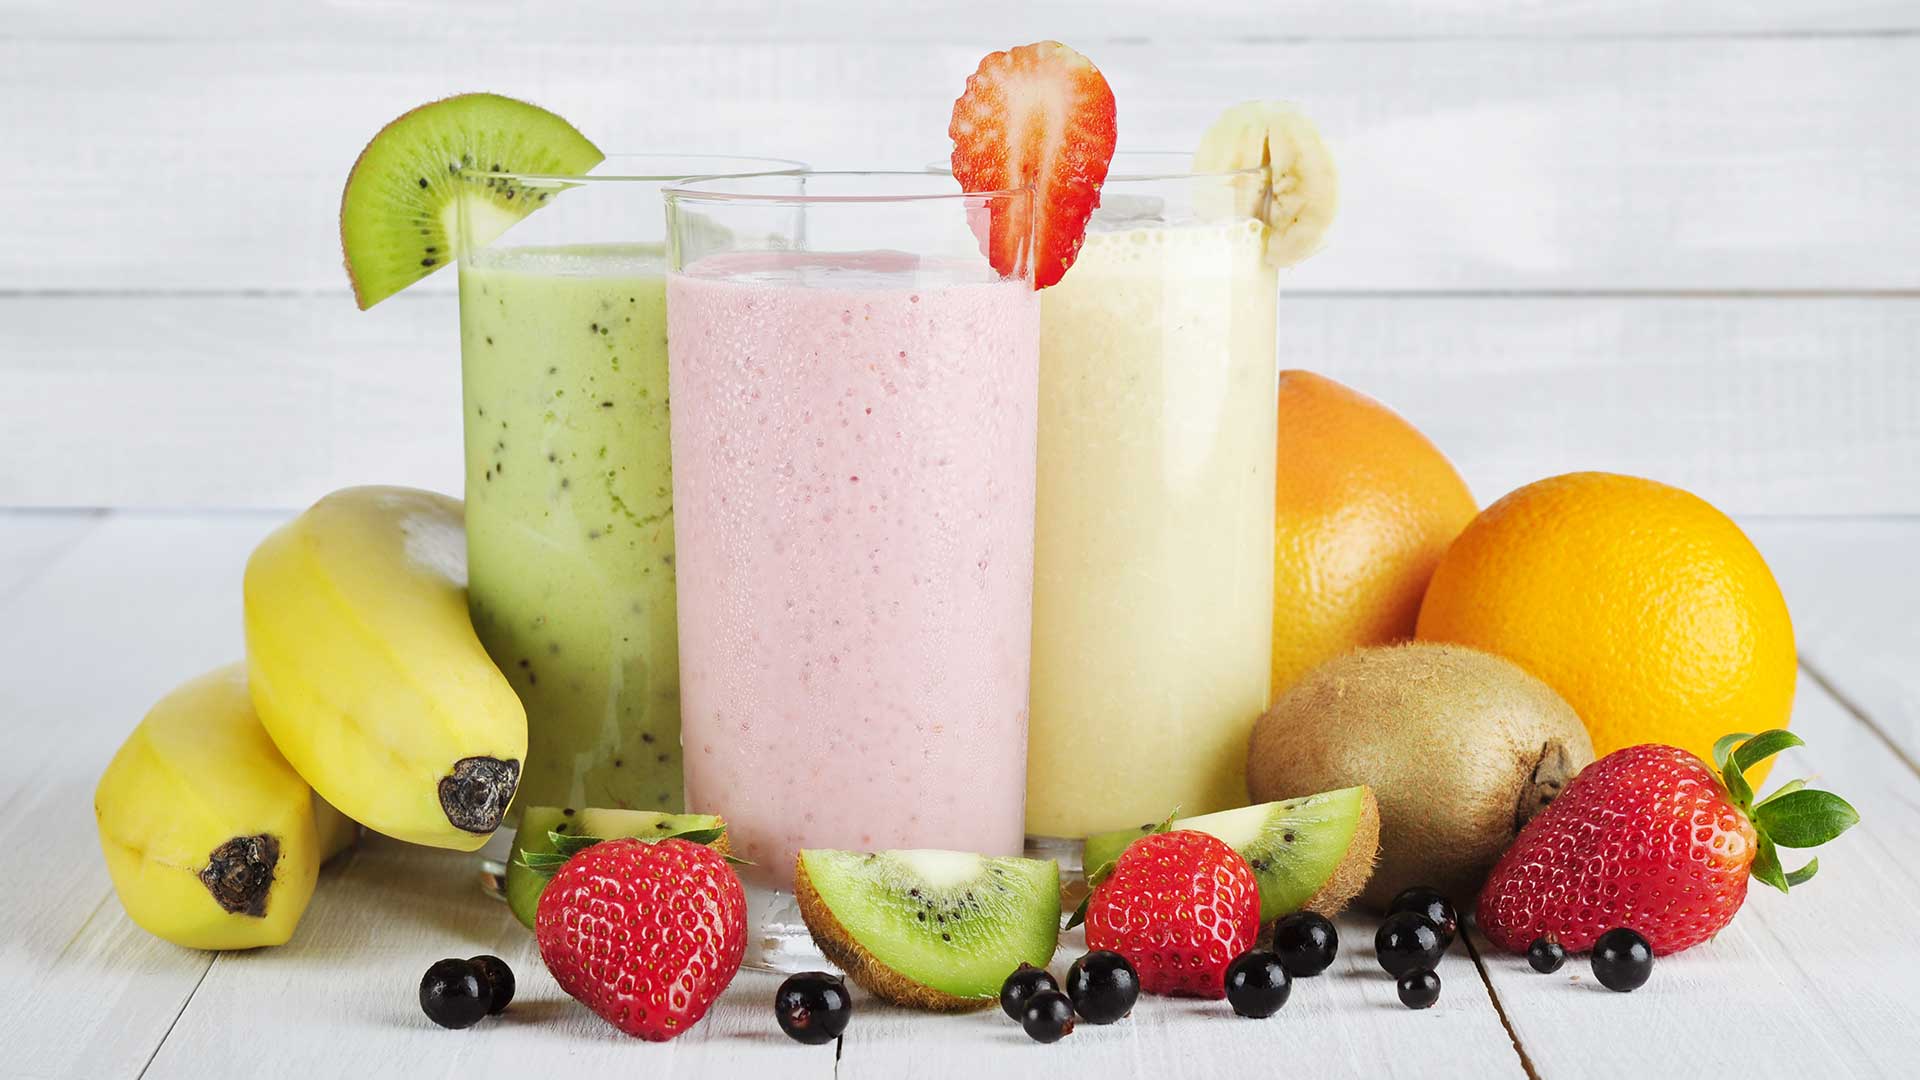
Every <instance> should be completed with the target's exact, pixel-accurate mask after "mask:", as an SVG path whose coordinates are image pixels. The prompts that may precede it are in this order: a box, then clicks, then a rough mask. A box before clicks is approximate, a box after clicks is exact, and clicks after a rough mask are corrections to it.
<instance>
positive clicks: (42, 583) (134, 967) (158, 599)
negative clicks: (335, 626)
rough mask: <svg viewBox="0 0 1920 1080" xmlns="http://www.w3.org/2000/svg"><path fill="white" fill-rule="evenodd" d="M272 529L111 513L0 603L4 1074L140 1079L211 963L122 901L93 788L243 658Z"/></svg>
mask: <svg viewBox="0 0 1920 1080" xmlns="http://www.w3.org/2000/svg"><path fill="white" fill-rule="evenodd" d="M8 520H9V521H12V520H13V518H12V516H11V515H10V516H9V518H8ZM271 523H272V519H270V518H267V517H263V516H261V515H239V516H233V517H228V518H223V519H220V520H218V521H209V520H206V519H196V518H185V517H159V518H144V519H141V518H124V517H115V518H112V519H110V520H108V521H106V522H105V523H104V524H101V525H100V526H99V527H98V528H96V529H93V530H91V531H90V532H89V533H87V534H86V535H85V536H84V537H82V538H80V539H79V540H78V542H77V543H76V544H75V546H74V548H73V550H72V551H71V552H70V553H68V554H67V556H66V557H65V558H62V559H60V560H58V561H56V562H54V563H52V564H51V565H49V566H48V567H47V568H46V570H45V572H44V573H42V574H41V575H40V576H39V577H38V578H37V579H36V580H34V581H33V582H31V583H30V584H28V585H27V586H26V587H25V588H23V589H21V590H19V591H18V592H16V593H15V594H14V595H13V596H12V597H11V598H9V599H7V600H5V601H4V604H3V605H0V656H4V657H6V662H5V663H3V664H0V716H4V717H6V718H7V731H8V739H7V752H6V753H5V754H4V755H0V807H4V809H5V813H4V814H0V844H3V845H5V849H6V850H7V851H9V852H10V853H11V854H10V856H9V857H10V860H11V862H12V864H13V865H12V868H11V871H10V874H11V877H12V879H13V880H14V882H15V883H16V887H14V888H9V889H5V890H0V925H4V926H6V927H7V933H6V935H5V938H4V944H0V996H3V997H4V999H5V1000H6V1001H7V1002H9V1004H8V1006H7V1008H6V1009H5V1010H0V1045H4V1046H6V1047H7V1048H8V1050H7V1070H8V1071H9V1072H14V1071H17V1072H18V1074H19V1075H24V1076H130V1075H133V1074H135V1073H137V1072H138V1071H139V1070H140V1068H141V1067H142V1066H143V1065H144V1064H145V1063H146V1061H147V1060H148V1058H149V1057H150V1056H151V1055H152V1054H153V1052H154V1050H155V1049H156V1048H158V1047H159V1045H160V1042H161V1039H162V1037H163V1036H164V1035H165V1033H166V1031H167V1029H168V1027H169V1026H170V1025H171V1024H172V1023H173V1020H174V1017H175V1016H176V1015H177V1014H178V1012H179V1010H180V1007H181V1006H182V1004H184V1003H185V1001H186V1000H187V998H188V996H189V995H190V994H191V993H192V992H193V988H194V986H195V985H196V984H197V983H198V982H199V980H200V978H201V977H202V975H204V974H205V973H206V970H207V966H208V964H209V962H210V959H211V958H210V954H207V953H201V952H194V951H189V950H186V949H179V948H175V947H174V946H172V945H168V944H166V943H165V942H162V941H159V940H158V939H156V938H153V937H150V936H148V935H147V934H146V933H145V932H144V931H141V930H139V929H138V928H136V927H135V926H133V924H132V923H131V922H130V921H128V919H127V917H126V914H125V913H124V911H122V909H121V907H120V904H119V901H117V900H116V899H115V898H114V896H113V890H112V886H111V884H110V883H109V882H108V880H107V874H106V867H105V865H104V864H103V863H102V862H101V859H100V844H99V840H98V838H97V836H96V834H95V831H94V826H93V814H92V812H91V809H90V808H91V804H92V796H93V785H94V782H95V780H96V778H97V777H98V776H99V772H100V770H101V769H102V768H103V767H104V766H105V765H106V762H107V759H108V758H109V757H110V756H112V753H113V750H114V748H115V747H116V746H118V745H119V743H120V740H121V739H122V738H124V737H125V735H126V733H127V732H128V731H130V730H132V728H133V726H134V724H135V723H137V722H138V721H139V719H140V717H141V715H142V714H143V713H144V712H145V711H146V709H147V707H148V706H149V705H150V704H152V702H153V701H155V700H156V699H158V698H159V697H160V695H161V694H163V693H165V692H166V691H167V690H168V689H170V688H171V687H172V686H174V685H175V684H177V683H178V682H180V681H182V680H184V679H186V678H188V677H190V676H192V675H196V674H198V673H200V672H201V671H204V670H206V669H208V668H211V667H214V666H216V665H217V664H220V663H223V662H226V661H229V660H232V659H234V658H235V657H237V656H239V655H240V596H239V581H240V565H241V561H242V560H244V559H245V557H246V553H247V551H248V550H249V549H251V547H252V545H253V543H254V541H255V540H256V539H257V538H258V536H259V535H260V534H261V533H262V532H264V531H265V529H266V528H267V527H268V526H269V525H270V524H271ZM5 527H6V526H5V524H0V528H5ZM222 583H230V584H229V586H228V587H222Z"/></svg>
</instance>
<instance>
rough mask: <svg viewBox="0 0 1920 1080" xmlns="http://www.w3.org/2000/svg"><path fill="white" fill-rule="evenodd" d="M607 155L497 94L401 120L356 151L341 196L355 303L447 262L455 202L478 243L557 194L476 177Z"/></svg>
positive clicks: (572, 167) (568, 170) (562, 169)
mask: <svg viewBox="0 0 1920 1080" xmlns="http://www.w3.org/2000/svg"><path fill="white" fill-rule="evenodd" d="M605 158H606V155H605V154H602V153H601V152H600V148H599V147H597V146H595V145H593V144H592V143H591V142H588V141H587V137H586V136H585V135H582V134H580V132H579V131H577V130H576V129H575V128H574V126H573V125H572V124H569V123H567V122H566V121H565V120H562V119H561V118H559V117H558V116H555V115H554V114H552V113H550V112H548V111H547V110H545V109H542V108H540V107H539V106H538V105H529V104H527V103H526V102H524V101H515V100H514V99H512V98H509V97H501V96H500V95H499V94H461V95H459V96H457V97H450V98H444V99H442V100H440V101H435V102H430V103H428V104H426V105H422V106H420V107H419V108H417V109H414V110H413V111H412V112H409V113H407V114H405V115H403V116H401V117H400V118H399V119H397V120H395V121H393V122H392V123H390V124H388V125H387V126H386V127H383V128H381V129H380V134H378V135H375V136H374V137H373V141H372V142H370V143H368V144H367V148H366V149H365V150H362V151H360V158H359V160H357V161H355V162H354V163H353V171H352V172H350V173H348V174H347V189H346V191H345V192H344V193H343V194H342V195H341V196H340V246H341V248H342V249H343V250H344V251H345V252H346V257H347V278H348V280H349V281H351V282H352V283H353V298H354V300H356V301H358V302H359V304H360V307H361V309H362V310H365V309H366V308H370V307H372V306H373V305H375V304H377V303H379V302H380V301H382V300H385V299H386V298H387V297H389V296H392V295H393V294H394V293H397V292H399V291H400V290H401V289H404V288H406V287H407V286H409V285H411V284H413V283H414V282H416V281H419V280H420V279H421V278H423V277H426V276H427V275H428V274H431V273H433V272H434V271H435V270H438V269H440V268H441V267H442V266H446V265H447V264H448V263H451V262H452V261H453V260H454V258H455V257H456V256H457V255H459V252H458V251H457V250H456V249H455V245H456V244H457V242H458V240H457V238H458V235H459V229H458V227H457V225H456V224H455V223H456V222H457V221H458V220H459V218H458V211H457V210H456V207H458V206H459V205H460V203H462V202H465V203H466V204H467V212H468V215H469V218H470V220H471V221H473V222H474V225H473V229H472V233H473V239H474V240H475V241H477V242H479V243H483V244H484V243H486V242H487V241H490V240H492V239H493V238H494V237H496V236H499V235H500V234H501V233H503V232H505V231H506V230H507V227H508V226H510V225H512V224H513V223H514V222H516V221H519V220H520V219H521V218H523V217H526V216H527V215H528V214H530V213H532V212H533V211H535V210H537V209H539V208H540V206H541V205H543V204H544V203H546V201H547V200H548V198H549V197H550V196H551V195H552V194H553V189H551V188H542V189H539V190H534V189H530V188H528V187H526V186H525V185H522V184H517V183H514V182H512V181H510V180H507V179H505V178H501V177H486V176H479V175H476V173H481V172H496V173H497V172H516V173H538V174H544V175H551V176H578V175H580V174H582V173H585V172H586V171H587V170H589V169H591V168H593V167H594V166H595V165H598V164H600V162H601V161H602V160H604V159H605Z"/></svg>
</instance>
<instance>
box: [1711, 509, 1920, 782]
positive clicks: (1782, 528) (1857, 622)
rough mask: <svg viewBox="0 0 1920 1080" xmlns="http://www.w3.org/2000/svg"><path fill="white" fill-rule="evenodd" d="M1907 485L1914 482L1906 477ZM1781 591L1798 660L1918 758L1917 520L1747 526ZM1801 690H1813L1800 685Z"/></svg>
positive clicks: (1913, 758) (1908, 754) (1919, 557)
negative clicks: (1783, 595)
mask: <svg viewBox="0 0 1920 1080" xmlns="http://www.w3.org/2000/svg"><path fill="white" fill-rule="evenodd" d="M1908 485H1909V487H1912V486H1914V481H1913V480H1911V479H1910V480H1909V481H1908ZM1746 528H1747V533H1748V535H1749V536H1751V537H1752V538H1753V541H1754V543H1755V544H1757V545H1758V546H1759V548H1760V551H1761V553H1762V554H1764V555H1765V556H1766V558H1767V563H1768V565H1769V566H1771V567H1772V568H1773V572H1774V576H1775V577H1777V578H1778V579H1779V581H1780V587H1781V588H1782V589H1783V590H1785V592H1786V594H1787V606H1788V610H1790V611H1791V612H1792V613H1793V629H1794V634H1795V638H1796V642H1797V644H1798V646H1799V649H1800V658H1801V663H1802V664H1803V665H1804V667H1805V668H1806V671H1807V673H1808V674H1809V675H1811V676H1812V680H1809V682H1810V681H1813V680H1818V681H1820V682H1824V683H1825V684H1826V685H1827V686H1828V687H1829V688H1830V689H1831V690H1833V691H1834V692H1835V693H1836V694H1837V695H1838V696H1839V697H1840V698H1841V699H1842V700H1843V701H1844V703H1845V704H1846V705H1847V707H1848V708H1849V709H1852V710H1855V711H1857V712H1859V713H1861V714H1863V715H1864V716H1865V717H1866V718H1867V720H1868V721H1870V722H1871V724H1872V726H1873V727H1874V728H1875V729H1876V730H1878V731H1879V732H1880V733H1881V734H1882V735H1884V736H1885V737H1886V739H1887V741H1888V742H1890V743H1892V744H1893V746H1894V747H1895V748H1896V750H1895V752H1896V753H1900V754H1904V755H1905V756H1906V759H1907V761H1908V762H1909V763H1910V764H1914V763H1920V618H1916V616H1915V614H1914V611H1915V606H1916V605H1915V602H1916V597H1915V595H1914V590H1913V588H1912V584H1913V582H1914V580H1915V577H1914V565H1915V563H1916V561H1920V520H1915V519H1912V518H1907V519H1902V520H1882V521H1846V522H1830V521H1760V522H1749V523H1746ZM1801 685H1802V689H1801V692H1802V693H1808V692H1811V690H1812V687H1810V686H1809V685H1808V682H1803V683H1802V684H1801Z"/></svg>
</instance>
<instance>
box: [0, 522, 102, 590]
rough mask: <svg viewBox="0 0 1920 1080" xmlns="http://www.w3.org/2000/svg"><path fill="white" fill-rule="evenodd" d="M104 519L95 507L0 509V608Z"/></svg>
mask: <svg viewBox="0 0 1920 1080" xmlns="http://www.w3.org/2000/svg"><path fill="white" fill-rule="evenodd" d="M105 520H106V514H105V513H104V512H102V511H98V510H75V511H72V512H70V513H64V514H44V513H29V512H18V511H4V510H0V611H4V610H5V604H6V602H7V601H8V599H10V598H11V597H12V595H13V593H14V591H15V590H17V589H20V588H24V587H25V586H26V585H27V584H28V583H30V582H32V581H33V580H34V579H35V578H36V577H38V576H39V575H40V574H41V573H43V572H44V571H45V570H46V569H47V567H48V566H50V565H52V564H53V563H55V562H57V561H59V560H60V559H61V558H63V557H64V556H65V555H66V554H67V553H68V552H70V551H72V550H73V547H74V545H75V544H77V543H79V542H80V540H81V538H82V537H84V536H86V535H87V533H89V532H91V531H93V530H94V529H95V528H97V527H99V525H100V524H101V523H102V522H103V521H105Z"/></svg>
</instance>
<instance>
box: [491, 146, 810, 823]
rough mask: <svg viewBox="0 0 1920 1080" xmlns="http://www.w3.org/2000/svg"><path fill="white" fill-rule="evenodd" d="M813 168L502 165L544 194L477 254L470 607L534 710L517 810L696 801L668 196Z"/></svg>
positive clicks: (764, 162)
mask: <svg viewBox="0 0 1920 1080" xmlns="http://www.w3.org/2000/svg"><path fill="white" fill-rule="evenodd" d="M802 168H803V166H801V165H800V164H799V163H798V162H791V161H779V160H771V159H756V158H734V157H717V156H691V157H690V156H683V155H630V156H614V157H609V158H607V159H606V161H605V162H603V163H602V164H601V165H600V166H599V168H597V169H596V170H595V171H594V172H593V173H592V174H590V175H588V176H585V177H548V176H527V175H510V174H484V173H483V174H481V179H482V182H486V183H489V184H498V185H501V186H506V187H509V188H510V190H512V191H513V192H514V193H515V196H516V197H518V198H526V199H534V200H538V201H540V202H541V203H542V206H541V208H540V212H539V213H536V214H533V215H531V216H529V217H528V218H526V219H525V220H524V221H521V222H519V223H518V224H516V225H515V226H514V227H513V228H512V229H510V230H509V231H507V232H506V233H505V234H504V235H503V236H501V237H500V238H499V239H498V240H496V241H494V242H493V243H491V244H487V245H484V246H477V247H476V246H473V245H470V244H468V243H466V242H465V241H464V240H463V242H462V247H461V251H462V252H463V253H464V254H463V255H462V257H461V260H460V352H461V365H462V380H461V381H462V392H463V393H462V396H463V398H464V402H463V408H464V413H463V416H464V423H465V432H466V461H467V469H466V529H467V565H468V574H469V578H470V580H469V583H468V598H469V599H468V604H469V607H470V609H471V611H472V615H473V623H474V629H475V630H476V631H477V632H478V633H479V635H480V640H481V642H482V643H483V644H484V645H485V646H486V648H487V652H488V654H489V655H490V656H492V658H493V660H494V662H495V663H496V664H498V665H499V667H500V670H502V671H504V672H505V673H506V675H507V678H508V679H509V680H510V681H511V682H512V683H513V688H514V690H515V691H516V692H518V694H519V695H520V699H521V701H522V702H523V703H524V704H525V706H526V710H527V735H528V740H527V759H526V768H525V771H524V773H523V774H522V776H521V780H520V790H519V793H518V795H517V797H516V799H515V805H514V816H515V817H516V818H517V814H518V811H519V810H520V809H522V808H524V807H527V806H540V805H546V806H595V807H615V808H622V809H643V810H668V811H675V810H679V809H681V802H682V795H681V790H682V789H681V778H680V672H679V649H678V638H677V630H676V619H675V610H676V605H675V583H676V579H677V574H676V570H675V557H674V546H673V530H674V522H673V479H672V470H671V468H670V466H669V443H668V431H667V420H668V408H667V323H666V276H665V274H666V258H665V246H664V245H665V238H666V213H665V208H664V204H663V202H662V200H661V191H662V189H663V188H664V187H665V186H667V185H668V184H670V183H674V182H677V181H680V180H684V179H686V178H688V177H690V176H701V175H713V174H725V175H751V174H760V173H776V172H798V171H800V170H801V169H802ZM459 206H460V208H461V210H462V211H463V213H462V219H461V221H460V229H461V235H462V236H463V237H466V236H471V235H473V233H475V232H480V231H483V230H484V226H485V223H483V222H475V221H471V220H467V215H466V211H469V209H470V208H474V207H477V208H479V209H481V210H484V209H485V208H486V207H485V204H484V203H482V202H480V201H477V200H462V201H461V202H460V203H459ZM496 843H498V841H497V842H496ZM491 850H492V847H491V846H490V848H489V851H491ZM503 850H504V849H503Z"/></svg>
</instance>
